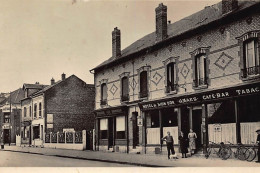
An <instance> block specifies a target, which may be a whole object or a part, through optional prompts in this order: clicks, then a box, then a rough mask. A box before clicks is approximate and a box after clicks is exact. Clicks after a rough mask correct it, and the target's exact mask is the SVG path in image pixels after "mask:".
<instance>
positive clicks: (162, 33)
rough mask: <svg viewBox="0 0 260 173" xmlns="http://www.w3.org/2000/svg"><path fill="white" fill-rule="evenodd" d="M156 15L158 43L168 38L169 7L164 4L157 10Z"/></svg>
mask: <svg viewBox="0 0 260 173" xmlns="http://www.w3.org/2000/svg"><path fill="white" fill-rule="evenodd" d="M155 13H156V41H162V40H163V39H165V38H167V6H165V5H163V3H161V4H159V6H158V7H157V8H156V9H155Z"/></svg>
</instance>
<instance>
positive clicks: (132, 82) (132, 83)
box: [130, 79, 137, 89]
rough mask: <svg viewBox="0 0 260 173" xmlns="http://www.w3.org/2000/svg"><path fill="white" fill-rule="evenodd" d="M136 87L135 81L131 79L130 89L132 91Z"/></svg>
mask: <svg viewBox="0 0 260 173" xmlns="http://www.w3.org/2000/svg"><path fill="white" fill-rule="evenodd" d="M136 85H137V83H136V81H135V79H133V80H132V81H131V82H130V86H131V88H132V89H135V87H136Z"/></svg>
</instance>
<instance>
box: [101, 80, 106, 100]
mask: <svg viewBox="0 0 260 173" xmlns="http://www.w3.org/2000/svg"><path fill="white" fill-rule="evenodd" d="M106 104H107V84H105V83H103V84H102V85H101V105H106Z"/></svg>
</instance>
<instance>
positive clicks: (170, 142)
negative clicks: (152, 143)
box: [162, 132, 178, 159]
mask: <svg viewBox="0 0 260 173" xmlns="http://www.w3.org/2000/svg"><path fill="white" fill-rule="evenodd" d="M162 140H163V141H166V144H167V151H168V159H170V155H171V153H172V155H175V151H174V147H173V144H174V141H173V137H172V136H171V133H170V132H167V136H165V137H163V138H162ZM176 159H178V158H177V157H176Z"/></svg>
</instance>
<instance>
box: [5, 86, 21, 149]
mask: <svg viewBox="0 0 260 173" xmlns="http://www.w3.org/2000/svg"><path fill="white" fill-rule="evenodd" d="M23 96H24V92H23V89H22V88H19V89H17V90H15V91H12V92H11V93H7V94H4V95H3V97H2V98H1V102H0V134H1V142H3V143H9V144H10V143H16V135H20V116H21V99H22V98H23Z"/></svg>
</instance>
